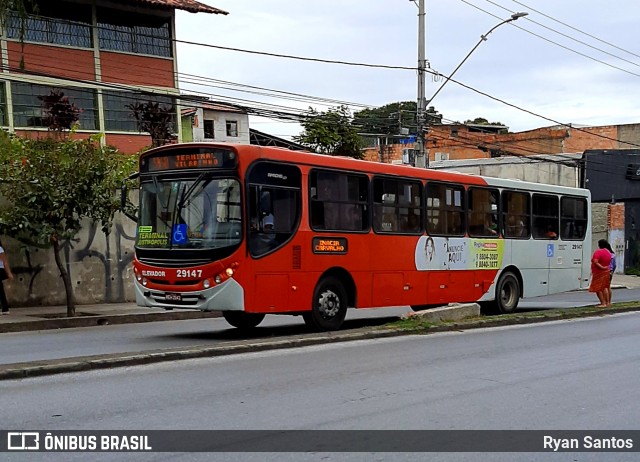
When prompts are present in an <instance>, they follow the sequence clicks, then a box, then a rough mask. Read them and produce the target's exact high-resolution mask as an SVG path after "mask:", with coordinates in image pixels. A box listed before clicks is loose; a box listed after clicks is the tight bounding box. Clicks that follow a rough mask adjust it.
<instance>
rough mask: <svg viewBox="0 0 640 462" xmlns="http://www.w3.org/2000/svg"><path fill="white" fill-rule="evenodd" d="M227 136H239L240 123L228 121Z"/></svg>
mask: <svg viewBox="0 0 640 462" xmlns="http://www.w3.org/2000/svg"><path fill="white" fill-rule="evenodd" d="M227 136H233V137H237V136H238V121H236V120H227Z"/></svg>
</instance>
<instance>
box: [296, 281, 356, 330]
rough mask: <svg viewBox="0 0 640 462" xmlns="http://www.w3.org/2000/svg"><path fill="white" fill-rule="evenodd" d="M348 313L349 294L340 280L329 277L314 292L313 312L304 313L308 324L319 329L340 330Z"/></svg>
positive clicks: (314, 328)
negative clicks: (347, 294)
mask: <svg viewBox="0 0 640 462" xmlns="http://www.w3.org/2000/svg"><path fill="white" fill-rule="evenodd" d="M346 315H347V296H346V294H345V290H344V287H343V285H342V283H341V282H340V281H338V280H337V279H335V278H332V277H327V278H324V279H322V280H321V281H320V283H319V284H318V285H317V286H316V290H315V291H314V293H313V306H312V308H311V312H308V313H304V314H303V315H302V317H303V319H304V322H305V324H306V325H307V326H309V327H311V328H312V329H313V330H317V331H329V330H338V329H339V328H340V326H342V322H343V321H344V318H345V316H346Z"/></svg>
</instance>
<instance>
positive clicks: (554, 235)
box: [545, 225, 558, 239]
mask: <svg viewBox="0 0 640 462" xmlns="http://www.w3.org/2000/svg"><path fill="white" fill-rule="evenodd" d="M545 237H546V238H547V239H558V233H556V232H555V230H554V229H553V225H547V232H546V233H545Z"/></svg>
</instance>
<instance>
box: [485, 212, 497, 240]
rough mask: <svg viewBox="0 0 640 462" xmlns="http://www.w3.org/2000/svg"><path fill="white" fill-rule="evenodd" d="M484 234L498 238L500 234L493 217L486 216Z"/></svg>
mask: <svg viewBox="0 0 640 462" xmlns="http://www.w3.org/2000/svg"><path fill="white" fill-rule="evenodd" d="M484 234H485V235H486V236H496V235H497V234H498V224H497V222H496V220H495V218H494V216H493V215H486V216H485V220H484Z"/></svg>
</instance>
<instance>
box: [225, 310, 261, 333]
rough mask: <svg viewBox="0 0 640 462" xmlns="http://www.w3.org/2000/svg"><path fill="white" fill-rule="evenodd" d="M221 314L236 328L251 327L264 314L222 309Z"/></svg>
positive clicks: (256, 323) (259, 321) (254, 325)
mask: <svg viewBox="0 0 640 462" xmlns="http://www.w3.org/2000/svg"><path fill="white" fill-rule="evenodd" d="M222 316H224V319H225V320H226V321H227V322H228V323H229V324H231V325H232V326H233V327H237V328H238V329H253V328H254V327H256V326H257V325H258V324H260V323H261V322H262V320H263V319H264V314H260V313H245V312H244V311H223V312H222Z"/></svg>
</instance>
